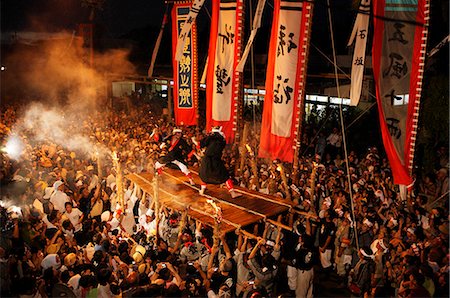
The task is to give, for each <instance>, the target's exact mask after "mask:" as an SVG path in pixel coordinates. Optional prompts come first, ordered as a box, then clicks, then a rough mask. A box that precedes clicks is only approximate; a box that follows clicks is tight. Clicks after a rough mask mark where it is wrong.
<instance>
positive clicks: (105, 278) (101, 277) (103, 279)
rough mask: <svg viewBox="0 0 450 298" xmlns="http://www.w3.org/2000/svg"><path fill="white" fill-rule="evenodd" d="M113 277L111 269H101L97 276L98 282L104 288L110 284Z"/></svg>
mask: <svg viewBox="0 0 450 298" xmlns="http://www.w3.org/2000/svg"><path fill="white" fill-rule="evenodd" d="M111 275H112V271H111V269H109V268H104V269H100V270H99V271H98V274H97V278H98V282H99V283H100V284H101V285H102V286H105V285H106V284H107V283H108V282H109V279H110V278H111Z"/></svg>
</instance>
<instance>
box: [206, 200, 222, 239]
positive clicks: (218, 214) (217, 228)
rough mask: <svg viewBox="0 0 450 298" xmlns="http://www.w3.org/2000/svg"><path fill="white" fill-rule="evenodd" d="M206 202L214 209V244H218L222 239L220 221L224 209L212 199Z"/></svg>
mask: <svg viewBox="0 0 450 298" xmlns="http://www.w3.org/2000/svg"><path fill="white" fill-rule="evenodd" d="M206 202H207V203H208V204H210V205H211V206H212V207H213V209H214V213H215V215H214V245H216V246H218V245H219V240H220V236H219V231H220V222H221V221H222V209H221V208H220V207H219V206H217V204H216V203H215V202H214V201H213V200H211V199H208V200H206Z"/></svg>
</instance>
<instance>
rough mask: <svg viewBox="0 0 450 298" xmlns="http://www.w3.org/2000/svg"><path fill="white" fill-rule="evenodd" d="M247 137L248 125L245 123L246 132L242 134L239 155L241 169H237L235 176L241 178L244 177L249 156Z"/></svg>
mask: <svg viewBox="0 0 450 298" xmlns="http://www.w3.org/2000/svg"><path fill="white" fill-rule="evenodd" d="M247 137H248V123H247V122H246V123H244V131H243V132H242V139H241V144H240V145H239V154H240V162H239V167H238V168H237V169H236V175H235V176H237V177H241V178H242V176H243V175H244V166H245V157H246V155H247V149H246V148H245V143H246V142H247Z"/></svg>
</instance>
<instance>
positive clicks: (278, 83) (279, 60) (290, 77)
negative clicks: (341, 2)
mask: <svg viewBox="0 0 450 298" xmlns="http://www.w3.org/2000/svg"><path fill="white" fill-rule="evenodd" d="M302 7H303V2H288V1H286V2H285V1H281V7H280V15H279V19H278V34H277V40H278V47H277V53H276V56H277V57H276V59H275V73H274V78H273V96H274V99H273V107H272V126H271V133H272V134H274V135H277V136H280V137H285V138H289V137H292V136H291V127H292V120H293V113H294V96H295V95H294V92H295V91H294V90H296V78H297V65H298V59H299V57H298V50H299V49H298V45H299V44H300V23H301V19H302Z"/></svg>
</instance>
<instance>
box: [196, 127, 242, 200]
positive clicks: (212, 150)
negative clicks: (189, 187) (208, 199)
mask: <svg viewBox="0 0 450 298" xmlns="http://www.w3.org/2000/svg"><path fill="white" fill-rule="evenodd" d="M225 145H226V141H225V135H224V133H223V132H222V127H220V128H217V127H215V128H213V129H212V131H211V133H210V134H209V135H208V136H206V137H205V138H203V139H202V140H201V141H200V148H202V149H203V148H205V153H204V156H203V158H202V160H201V163H200V171H199V176H200V178H201V179H202V184H201V189H200V194H204V193H205V190H206V184H222V183H224V182H225V184H226V186H227V189H228V191H229V192H230V194H231V197H232V198H233V199H234V198H237V197H240V196H241V194H239V193H237V192H236V191H235V190H234V186H233V180H231V178H230V174H229V172H228V170H227V168H226V167H225V164H224V162H223V161H222V152H223V149H224V148H225Z"/></svg>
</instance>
